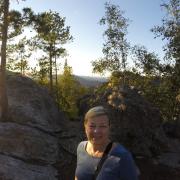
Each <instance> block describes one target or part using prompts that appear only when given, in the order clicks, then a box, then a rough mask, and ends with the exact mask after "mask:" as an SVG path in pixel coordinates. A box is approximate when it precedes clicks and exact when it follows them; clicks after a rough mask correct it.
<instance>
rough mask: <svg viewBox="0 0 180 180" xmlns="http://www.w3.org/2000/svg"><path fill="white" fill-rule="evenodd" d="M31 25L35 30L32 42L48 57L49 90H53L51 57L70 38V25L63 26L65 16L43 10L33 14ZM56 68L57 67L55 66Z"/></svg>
mask: <svg viewBox="0 0 180 180" xmlns="http://www.w3.org/2000/svg"><path fill="white" fill-rule="evenodd" d="M33 19H34V20H33V27H34V29H35V31H36V32H37V35H36V36H35V39H34V40H35V42H34V44H35V45H36V46H37V47H38V48H39V49H41V50H42V51H43V52H44V53H46V54H48V57H49V81H50V91H51V93H52V92H53V64H55V65H56V63H53V58H55V59H56V58H57V57H58V56H60V55H61V54H62V53H64V51H65V50H64V49H63V48H61V47H59V46H60V45H62V44H65V43H66V42H68V41H70V40H72V36H71V35H70V27H69V26H66V27H65V18H62V17H60V15H59V13H56V12H52V11H49V12H43V13H39V14H37V15H34V16H33ZM55 68H57V67H55Z"/></svg>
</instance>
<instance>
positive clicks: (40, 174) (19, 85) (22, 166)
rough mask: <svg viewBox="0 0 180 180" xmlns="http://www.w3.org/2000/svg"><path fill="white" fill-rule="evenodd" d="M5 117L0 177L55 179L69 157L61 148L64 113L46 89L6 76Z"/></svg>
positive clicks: (0, 129)
mask: <svg viewBox="0 0 180 180" xmlns="http://www.w3.org/2000/svg"><path fill="white" fill-rule="evenodd" d="M7 93H8V101H9V119H8V121H6V122H0V179H3V180H58V179H63V178H62V177H63V168H64V166H65V167H66V165H67V163H68V162H69V161H71V160H72V158H71V156H72V154H71V155H69V157H70V158H69V160H68V159H64V155H65V153H66V152H65V150H66V149H65V148H62V146H61V144H60V142H61V139H60V137H61V134H62V133H63V122H64V121H65V117H64V115H63V114H62V113H61V112H59V111H58V109H57V106H56V104H55V102H54V101H53V99H52V97H51V96H50V95H49V94H48V91H47V90H46V89H43V88H42V87H40V86H38V85H37V84H36V83H35V82H34V81H33V80H31V79H29V78H27V77H23V76H21V75H8V76H7Z"/></svg>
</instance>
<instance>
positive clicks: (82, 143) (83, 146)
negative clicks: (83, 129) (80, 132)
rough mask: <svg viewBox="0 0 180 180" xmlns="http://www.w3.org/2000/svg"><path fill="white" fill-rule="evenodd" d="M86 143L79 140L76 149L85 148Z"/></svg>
mask: <svg viewBox="0 0 180 180" xmlns="http://www.w3.org/2000/svg"><path fill="white" fill-rule="evenodd" d="M86 144H87V141H81V142H80V143H79V144H78V147H77V150H82V149H85V146H86Z"/></svg>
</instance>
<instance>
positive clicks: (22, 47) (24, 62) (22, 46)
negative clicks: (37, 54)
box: [7, 37, 31, 75]
mask: <svg viewBox="0 0 180 180" xmlns="http://www.w3.org/2000/svg"><path fill="white" fill-rule="evenodd" d="M30 56H31V52H30V51H29V47H28V46H27V39H26V37H24V38H22V39H20V40H19V42H18V43H16V44H10V45H9V46H8V54H7V58H8V62H7V69H9V70H12V71H15V72H20V73H21V74H23V75H24V74H25V72H26V71H27V70H29V65H28V58H29V57H30Z"/></svg>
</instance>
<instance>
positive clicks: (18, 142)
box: [0, 123, 59, 164]
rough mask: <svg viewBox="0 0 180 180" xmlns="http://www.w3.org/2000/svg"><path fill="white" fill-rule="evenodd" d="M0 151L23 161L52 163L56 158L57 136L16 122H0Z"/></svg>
mask: <svg viewBox="0 0 180 180" xmlns="http://www.w3.org/2000/svg"><path fill="white" fill-rule="evenodd" d="M0 153H2V154H5V155H9V156H13V157H17V158H18V159H22V160H24V161H35V162H39V163H43V164H54V163H55V162H56V160H57V159H58V154H59V152H58V142H57V138H55V137H53V136H51V135H49V134H47V133H44V132H41V131H39V130H37V129H34V128H31V127H28V126H23V125H19V124H16V123H0Z"/></svg>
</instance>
